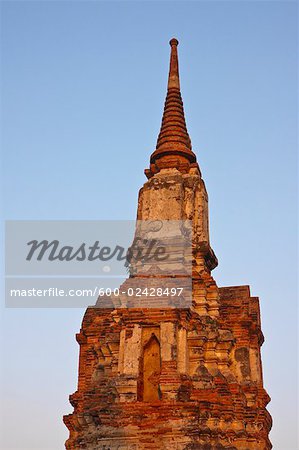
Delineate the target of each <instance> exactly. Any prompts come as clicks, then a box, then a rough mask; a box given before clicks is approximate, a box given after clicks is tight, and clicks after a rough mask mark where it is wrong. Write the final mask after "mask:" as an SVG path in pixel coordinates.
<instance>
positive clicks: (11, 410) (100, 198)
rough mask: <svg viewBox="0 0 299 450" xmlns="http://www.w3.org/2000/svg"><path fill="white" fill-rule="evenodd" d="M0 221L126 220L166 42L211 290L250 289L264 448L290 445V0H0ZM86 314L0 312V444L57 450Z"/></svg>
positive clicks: (293, 380)
mask: <svg viewBox="0 0 299 450" xmlns="http://www.w3.org/2000/svg"><path fill="white" fill-rule="evenodd" d="M1 10H2V14H1V18H2V27H1V30H2V31H1V33H2V36H1V40H2V64H1V66H2V86H1V87H2V90H1V94H2V97H1V106H2V120H1V129H2V165H3V168H4V170H3V192H4V195H3V198H4V201H3V217H4V219H134V218H135V214H136V205H137V194H138V190H139V188H140V187H141V186H142V184H143V183H144V182H145V177H144V175H143V170H144V168H146V167H148V162H149V155H150V154H151V152H152V151H153V150H154V148H155V143H156V138H157V135H158V131H159V127H160V121H161V116H162V109H163V102H164V98H165V91H166V82H167V72H168V60H169V45H168V41H169V39H170V38H171V37H173V36H175V37H177V38H178V39H179V41H180V45H179V58H180V74H181V88H182V95H183V99H184V104H185V113H186V120H187V126H188V130H189V134H190V136H191V139H192V143H193V149H194V151H195V153H196V154H197V156H198V161H199V164H200V167H201V170H202V174H203V177H204V179H205V182H206V186H207V189H208V192H209V200H210V235H211V242H212V246H213V248H214V250H215V253H216V254H217V256H218V259H219V267H218V268H217V269H216V270H215V271H214V277H215V279H216V280H217V282H218V284H219V285H220V286H228V285H238V284H250V286H251V292H252V295H254V296H260V302H261V312H262V325H263V332H264V335H265V339H266V340H265V344H264V346H263V367H264V379H265V387H266V389H267V390H268V392H269V394H270V396H271V397H272V401H271V403H270V405H269V410H270V412H271V414H272V416H273V420H274V426H273V431H272V433H271V439H272V442H273V447H274V449H277V450H295V449H297V448H298V447H297V442H296V434H297V433H296V426H297V416H296V414H297V411H296V388H297V386H296V384H297V373H296V369H297V349H296V341H297V335H296V330H297V327H296V312H297V309H296V250H295V240H296V184H297V178H296V140H297V136H296V127H297V123H296V120H297V117H296V115H297V105H296V76H297V74H296V67H297V63H298V60H297V49H296V32H297V11H296V10H297V4H296V3H295V2H287V1H273V2H272V1H239V2H237V1H231V2H229V1H219V2H217V1H211V2H205V1H197V2H196V1H193V2H171V1H163V2H158V1H157V2H151V1H148V2H101V1H91V2H89V1H86V2H81V1H49V2H47V1H39V2H38V1H33V2H29V1H21V2H17V1H12V2H8V1H7V2H2V3H1ZM82 315H83V310H76V309H68V310H67V309H57V310H54V309H53V310H49V309H47V310H38V309H35V310H34V309H32V310H25V309H24V310H21V309H20V310H12V309H11V310H9V309H6V310H4V309H3V311H2V318H3V322H2V331H3V337H2V353H3V356H2V358H5V364H4V367H3V368H2V370H1V376H2V384H3V393H2V395H3V402H2V405H3V410H4V413H5V414H4V418H3V433H2V439H3V442H2V447H1V448H3V449H4V450H6V449H18V450H26V449H30V450H31V449H39V450H43V449H51V450H59V449H62V448H63V442H64V440H65V439H66V437H67V430H66V428H65V427H64V425H63V423H62V415H63V414H65V413H68V412H70V411H71V406H70V405H69V404H68V395H69V394H70V393H72V392H74V391H75V389H76V380H77V364H78V346H77V344H76V342H75V333H76V332H78V331H79V328H80V322H81V319H82Z"/></svg>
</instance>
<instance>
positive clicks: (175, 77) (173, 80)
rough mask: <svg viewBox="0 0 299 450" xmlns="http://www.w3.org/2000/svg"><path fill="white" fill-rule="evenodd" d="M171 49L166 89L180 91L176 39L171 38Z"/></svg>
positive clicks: (177, 42) (177, 43)
mask: <svg viewBox="0 0 299 450" xmlns="http://www.w3.org/2000/svg"><path fill="white" fill-rule="evenodd" d="M169 44H170V47H171V54H170V65H169V76H168V89H171V88H177V89H180V77H179V61H178V52H177V46H178V45H179V41H178V40H177V39H176V38H172V39H170V41H169Z"/></svg>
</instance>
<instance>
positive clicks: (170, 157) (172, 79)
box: [146, 38, 198, 177]
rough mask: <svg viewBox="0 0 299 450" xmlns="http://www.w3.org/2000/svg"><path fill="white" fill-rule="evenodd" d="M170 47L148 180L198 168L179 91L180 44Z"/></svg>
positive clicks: (175, 41)
mask: <svg viewBox="0 0 299 450" xmlns="http://www.w3.org/2000/svg"><path fill="white" fill-rule="evenodd" d="M169 44H170V47H171V52H170V65H169V76H168V86H167V95H166V100H165V105H164V113H163V118H162V125H161V129H160V133H159V136H158V140H157V146H156V150H155V151H154V153H153V154H152V155H151V160H150V162H151V167H150V170H146V175H147V176H148V177H151V176H152V175H153V174H154V173H157V172H159V171H160V170H161V169H164V168H176V169H178V170H180V171H181V172H184V173H186V172H188V171H189V169H190V165H191V164H194V163H195V165H196V167H198V166H197V163H196V156H195V154H194V153H193V152H192V146H191V140H190V138H189V135H188V131H187V126H186V122H185V114H184V107H183V101H182V97H181V91H180V77H179V62H178V52H177V46H178V44H179V42H178V40H177V39H175V38H173V39H171V40H170V42H169Z"/></svg>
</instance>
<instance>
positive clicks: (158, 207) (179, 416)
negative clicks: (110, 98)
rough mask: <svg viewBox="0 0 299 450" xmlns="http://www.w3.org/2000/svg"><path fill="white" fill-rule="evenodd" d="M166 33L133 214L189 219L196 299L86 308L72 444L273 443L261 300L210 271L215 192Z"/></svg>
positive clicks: (245, 446) (108, 447)
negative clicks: (165, 62) (157, 108)
mask: <svg viewBox="0 0 299 450" xmlns="http://www.w3.org/2000/svg"><path fill="white" fill-rule="evenodd" d="M170 45H171V57H170V71H169V80H168V90H167V97H166V102H165V108H164V114H163V120H162V126H161V130H160V134H159V137H158V141H157V147H156V150H155V151H154V152H153V154H152V155H151V159H150V168H149V169H147V170H146V171H145V174H146V176H147V178H148V181H147V182H146V183H145V184H144V186H143V187H142V189H141V190H140V195H139V202H138V213H137V217H138V219H141V220H152V219H161V220H162V219H163V220H170V219H171V220H173V219H174V220H180V219H183V220H184V219H189V220H192V226H193V241H192V258H193V261H192V267H193V269H192V305H191V306H190V307H189V308H184V309H179V308H175V309H171V308H150V309H138V308H128V309H125V308H116V309H101V310H98V309H96V308H88V309H87V311H86V313H85V316H84V319H83V323H82V328H81V331H80V333H79V334H78V335H77V341H78V343H79V345H80V362H79V382H78V390H77V391H76V392H75V393H74V394H72V395H71V396H70V402H71V404H72V405H73V407H74V412H73V414H70V415H68V416H65V417H64V422H65V424H66V426H67V427H68V429H69V431H70V436H69V439H68V440H67V442H66V448H67V449H69V450H74V449H88V450H100V449H101V450H103V449H105V450H114V449H115V450H116V449H118V450H129V449H130V450H131V449H161V450H162V449H169V450H172V449H177V450H187V449H189V450H195V449H204V450H208V449H210V450H212V449H230V450H233V449H242V450H249V449H250V450H267V449H270V448H271V443H270V441H269V438H268V434H269V431H270V428H271V417H270V415H269V413H268V412H267V410H266V405H267V403H268V402H269V396H268V395H267V393H266V391H265V390H264V387H263V377H262V366H261V355H260V347H261V345H262V343H263V339H264V338H263V334H262V331H261V323H260V312H259V300H258V298H256V297H251V296H250V290H249V287H248V286H231V287H223V288H219V287H218V286H217V284H216V282H215V281H214V279H213V277H212V276H211V271H212V270H213V269H214V268H215V267H216V266H217V258H216V256H215V254H214V252H213V250H212V248H211V247H210V243H209V227H208V196H207V192H206V189H205V184H204V181H203V179H202V178H201V173H200V169H199V167H198V164H197V162H196V156H195V154H194V153H193V151H192V148H191V141H190V138H189V135H188V132H187V128H186V123H185V117H184V110H183V102H182V99H181V93H180V83H179V72H178V57H177V45H178V41H177V40H176V39H172V40H171V41H170ZM128 280H129V279H128ZM128 282H129V281H128ZM125 283H126V282H125Z"/></svg>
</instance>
